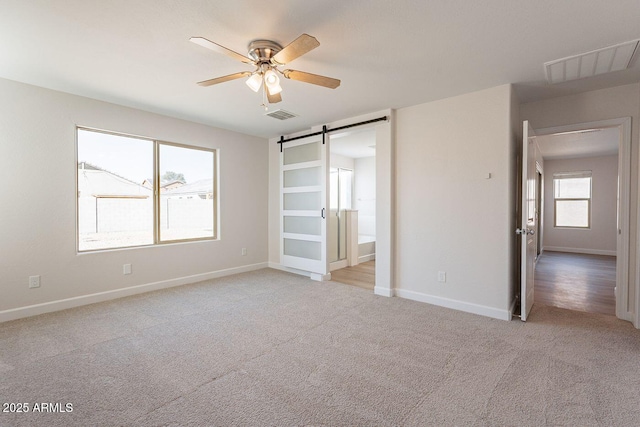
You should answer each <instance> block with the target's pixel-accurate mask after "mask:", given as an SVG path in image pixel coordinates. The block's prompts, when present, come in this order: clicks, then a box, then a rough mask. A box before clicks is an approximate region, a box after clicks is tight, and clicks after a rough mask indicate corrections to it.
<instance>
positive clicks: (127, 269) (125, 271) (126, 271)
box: [122, 264, 131, 274]
mask: <svg viewBox="0 0 640 427" xmlns="http://www.w3.org/2000/svg"><path fill="white" fill-rule="evenodd" d="M122 274H131V264H124V265H123V266H122Z"/></svg>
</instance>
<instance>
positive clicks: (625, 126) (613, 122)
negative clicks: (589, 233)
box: [536, 117, 640, 328]
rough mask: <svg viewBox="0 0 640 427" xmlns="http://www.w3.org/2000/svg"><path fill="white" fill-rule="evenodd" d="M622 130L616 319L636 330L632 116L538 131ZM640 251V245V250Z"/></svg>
mask: <svg viewBox="0 0 640 427" xmlns="http://www.w3.org/2000/svg"><path fill="white" fill-rule="evenodd" d="M611 127H617V128H619V129H620V142H619V146H618V147H619V148H618V182H619V183H620V187H619V191H620V195H619V199H620V201H619V209H618V242H617V246H616V255H617V259H616V288H617V295H616V316H617V317H618V318H619V319H624V320H628V321H630V322H633V324H634V326H635V327H636V328H640V275H639V274H636V278H635V283H630V281H629V268H630V267H631V262H635V264H636V272H638V271H640V250H636V258H635V260H633V261H632V259H631V255H630V245H631V244H630V239H631V228H630V215H631V169H632V166H633V167H637V166H638V165H637V164H636V165H631V117H620V118H617V119H608V120H598V121H594V122H588V123H576V124H572V125H564V126H554V127H549V128H543V129H537V130H536V132H537V134H538V135H549V134H554V133H561V132H572V131H578V130H586V129H596V128H611ZM638 196H639V197H638V206H637V208H638V209H640V186H639V187H638ZM636 239H637V240H636V241H637V242H638V243H637V244H638V245H640V228H638V230H637V236H636ZM637 249H640V246H639V247H638V248H637ZM631 286H633V287H635V292H634V293H635V295H636V300H637V301H636V304H635V312H633V311H632V310H631V308H630V306H631V304H630V303H631V301H629V293H630V290H631Z"/></svg>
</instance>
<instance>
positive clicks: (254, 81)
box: [246, 73, 262, 92]
mask: <svg viewBox="0 0 640 427" xmlns="http://www.w3.org/2000/svg"><path fill="white" fill-rule="evenodd" d="M246 83H247V86H249V88H250V89H251V90H252V91H254V92H257V91H258V90H260V86H262V74H260V73H255V74H252V75H251V77H249V78H248V79H247V82H246Z"/></svg>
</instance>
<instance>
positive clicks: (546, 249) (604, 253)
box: [543, 246, 617, 256]
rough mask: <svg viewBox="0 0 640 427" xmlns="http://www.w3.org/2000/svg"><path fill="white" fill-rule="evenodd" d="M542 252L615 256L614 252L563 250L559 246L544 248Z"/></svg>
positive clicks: (578, 249)
mask: <svg viewBox="0 0 640 427" xmlns="http://www.w3.org/2000/svg"><path fill="white" fill-rule="evenodd" d="M543 251H549V252H571V253H574V254H587V255H608V256H616V255H617V252H616V251H607V250H602V249H581V248H563V247H560V246H545V247H544V248H543Z"/></svg>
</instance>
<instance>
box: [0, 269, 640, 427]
mask: <svg viewBox="0 0 640 427" xmlns="http://www.w3.org/2000/svg"><path fill="white" fill-rule="evenodd" d="M20 402H22V403H28V404H29V405H31V407H33V404H34V403H43V402H44V403H60V404H66V403H71V404H72V406H73V412H63V413H60V412H57V413H56V412H54V413H48V412H35V413H34V412H29V413H6V412H5V413H0V425H1V426H120V425H122V426H235V425H239V426H263V425H268V426H297V425H314V426H322V425H328V426H334V425H341V426H342V425H349V426H370V425H371V426H395V425H397V426H425V425H437V426H445V425H459V426H494V425H497V426H506V425H514V426H515V425H517V426H545V425H547V426H559V425H579V426H592V425H593V426H596V425H606V426H637V425H640V331H638V330H636V329H634V328H633V326H632V325H631V324H630V323H628V322H624V321H620V320H617V319H615V318H614V317H611V316H606V315H596V314H586V313H580V312H573V311H568V310H563V309H556V308H552V307H545V306H536V307H534V310H533V312H532V314H531V317H530V321H528V322H527V323H526V324H525V323H522V322H520V321H512V322H505V321H500V320H493V319H488V318H484V317H480V316H475V315H472V314H467V313H462V312H457V311H453V310H449V309H445V308H440V307H436V306H431V305H428V304H423V303H418V302H414V301H409V300H403V299H399V298H385V297H379V296H375V295H373V294H372V293H371V292H370V291H366V290H363V289H360V288H357V287H351V286H347V285H343V284H340V283H335V282H324V283H318V282H312V281H310V280H309V279H306V278H304V277H300V276H296V275H292V274H288V273H284V272H280V271H276V270H270V269H265V270H260V271H256V272H251V273H245V274H240V275H236V276H231V277H226V278H222V279H217V280H211V281H206V282H201V283H197V284H193V285H187V286H181V287H178V288H173V289H168V290H163V291H158V292H153V293H148V294H143V295H137V296H132V297H128V298H123V299H119V300H115V301H110V302H106V303H100V304H93V305H89V306H85V307H80V308H75V309H71V310H65V311H61V312H57V313H52V314H46V315H41V316H37V317H32V318H28V319H22V320H17V321H12V322H6V323H2V324H0V403H20ZM3 409H4V408H3Z"/></svg>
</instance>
